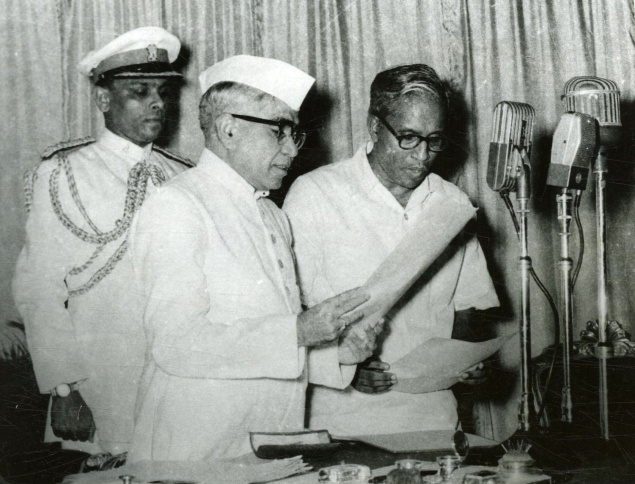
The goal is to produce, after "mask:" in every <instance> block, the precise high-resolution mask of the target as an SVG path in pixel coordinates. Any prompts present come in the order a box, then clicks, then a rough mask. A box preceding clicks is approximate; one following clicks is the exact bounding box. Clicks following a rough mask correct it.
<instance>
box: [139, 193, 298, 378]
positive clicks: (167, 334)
mask: <svg viewBox="0 0 635 484" xmlns="http://www.w3.org/2000/svg"><path fill="white" fill-rule="evenodd" d="M208 219H209V218H206V219H205V220H204V218H203V215H202V213H201V212H200V211H199V208H198V206H197V204H196V203H195V202H194V201H192V200H191V197H190V196H189V195H188V194H186V193H184V192H181V191H179V190H178V189H172V188H171V187H168V188H165V189H164V190H162V191H160V192H159V193H157V194H156V195H155V196H154V197H152V198H150V199H149V200H148V202H147V203H146V204H145V205H144V206H143V208H142V209H141V211H140V213H139V215H138V217H137V219H136V220H135V222H134V224H133V227H132V228H131V237H130V243H131V248H130V249H131V253H132V258H133V264H134V270H135V274H136V277H137V282H138V283H139V284H140V285H141V286H140V290H141V292H142V297H143V298H144V300H145V312H144V325H145V329H146V332H147V334H148V337H149V344H150V350H151V353H152V357H153V358H154V360H155V362H156V363H157V365H158V366H159V367H161V368H162V369H163V371H165V372H166V373H168V374H172V375H175V376H181V377H187V378H209V379H241V378H280V379H285V378H286V379H295V378H298V377H299V376H300V374H301V373H302V371H303V369H304V351H301V349H300V348H298V344H297V329H296V319H297V316H296V315H295V314H279V315H271V316H263V317H259V318H245V319H238V320H235V321H231V324H224V323H218V322H214V323H212V322H211V321H209V320H208V319H207V314H208V312H209V311H210V309H211V310H212V312H213V308H211V307H210V297H209V294H208V292H207V282H206V277H207V276H206V274H205V272H204V264H205V262H206V253H207V251H213V250H214V247H210V245H209V237H208V235H207V233H208V232H207V231H208V230H214V227H213V226H210V222H209V221H208V222H207V223H206V220H208ZM218 277H223V274H222V273H219V274H218ZM227 323H230V321H228V322H227Z"/></svg>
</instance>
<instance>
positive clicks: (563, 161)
mask: <svg viewBox="0 0 635 484" xmlns="http://www.w3.org/2000/svg"><path fill="white" fill-rule="evenodd" d="M598 132H599V125H598V122H597V120H596V119H595V118H593V117H591V116H589V115H587V114H580V113H566V114H563V115H562V118H560V122H559V123H558V127H557V128H556V132H555V133H554V134H553V144H552V145H551V163H550V164H549V172H548V174H547V185H551V186H554V187H562V188H573V189H576V190H584V189H585V188H586V184H587V180H588V178H589V170H590V168H591V164H592V163H593V160H594V159H595V157H596V155H597V150H598V147H599V138H598Z"/></svg>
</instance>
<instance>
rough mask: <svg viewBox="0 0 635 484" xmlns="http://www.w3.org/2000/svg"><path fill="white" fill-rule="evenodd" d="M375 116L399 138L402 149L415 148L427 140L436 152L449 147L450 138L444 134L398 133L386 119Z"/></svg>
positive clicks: (431, 149)
mask: <svg viewBox="0 0 635 484" xmlns="http://www.w3.org/2000/svg"><path fill="white" fill-rule="evenodd" d="M374 116H375V117H376V118H377V119H379V120H380V121H381V123H382V124H383V125H384V126H385V127H386V129H387V130H388V131H389V132H390V134H392V135H393V136H394V137H395V138H396V139H397V142H398V143H399V148H401V149H402V150H414V149H415V148H416V147H417V146H419V145H420V144H421V142H422V141H425V142H426V144H427V145H428V149H429V150H430V151H432V152H434V153H439V152H441V151H443V150H444V149H446V148H447V147H448V140H447V139H446V138H445V136H443V135H442V134H439V133H432V134H429V135H428V136H419V135H418V134H398V133H397V132H396V131H395V130H394V129H393V128H392V126H390V125H389V124H388V123H387V122H386V120H385V119H383V118H382V117H381V116H378V115H376V114H375V115H374Z"/></svg>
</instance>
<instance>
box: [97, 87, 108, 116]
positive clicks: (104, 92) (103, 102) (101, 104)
mask: <svg viewBox="0 0 635 484" xmlns="http://www.w3.org/2000/svg"><path fill="white" fill-rule="evenodd" d="M110 98H111V93H110V90H109V89H108V88H107V87H103V86H95V87H93V100H94V101H95V104H96V105H97V107H98V108H99V110H100V111H101V112H102V113H107V112H108V111H109V110H110Z"/></svg>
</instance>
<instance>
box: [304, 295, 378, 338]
mask: <svg viewBox="0 0 635 484" xmlns="http://www.w3.org/2000/svg"><path fill="white" fill-rule="evenodd" d="M369 299H370V296H369V295H368V294H361V293H360V290H359V288H355V289H351V290H350V291H346V292H343V293H342V294H339V295H337V296H334V297H332V298H329V299H326V300H325V301H322V302H321V303H320V304H317V305H315V306H313V307H312V308H311V309H307V310H306V311H304V312H302V313H300V314H298V320H297V327H298V346H317V345H320V344H322V343H326V342H328V341H333V340H334V339H335V338H337V337H338V336H339V335H340V334H341V332H342V331H343V330H344V329H345V328H346V327H347V326H348V325H350V324H353V323H356V322H358V321H360V320H361V319H362V318H363V317H364V313H363V312H362V311H353V309H355V308H357V307H358V306H360V305H361V304H363V303H365V302H366V301H368V300H369ZM349 311H350V314H347V313H349Z"/></svg>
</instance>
